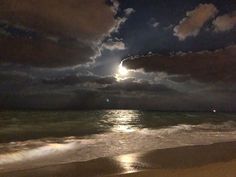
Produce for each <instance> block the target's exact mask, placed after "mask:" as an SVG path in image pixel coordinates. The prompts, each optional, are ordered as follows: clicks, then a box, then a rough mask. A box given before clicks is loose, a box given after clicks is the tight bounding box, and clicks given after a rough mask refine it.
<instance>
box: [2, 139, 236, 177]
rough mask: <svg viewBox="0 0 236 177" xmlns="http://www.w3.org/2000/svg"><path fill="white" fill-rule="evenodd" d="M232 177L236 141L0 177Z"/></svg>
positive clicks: (113, 158)
mask: <svg viewBox="0 0 236 177" xmlns="http://www.w3.org/2000/svg"><path fill="white" fill-rule="evenodd" d="M95 176H100V177H101V176H113V177H123V176H124V177H126V176H127V177H134V176H135V177H155V176H157V177H160V176H161V177H235V176H236V142H227V143H217V144H212V145H200V146H187V147H178V148H170V149H161V150H155V151H151V152H147V153H137V154H126V155H121V156H116V157H110V158H99V159H95V160H90V161H87V162H76V163H70V164H62V165H55V166H48V167H43V168H37V169H29V170H22V171H14V172H6V173H1V172H0V177H95Z"/></svg>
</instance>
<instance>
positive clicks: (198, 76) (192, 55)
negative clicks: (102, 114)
mask: <svg viewBox="0 0 236 177" xmlns="http://www.w3.org/2000/svg"><path fill="white" fill-rule="evenodd" d="M235 43H236V1H235V0H120V1H117V0H106V1H105V0H52V1H48V0H40V1H38V0H20V1H19V0H1V2H0V107H1V108H7V109H18V108H19V109H20V108H23V109H108V108H111V109H117V108H120V109H152V110H166V111H167V110H173V111H190V110H191V111H211V110H214V109H216V110H220V111H236V101H235V100H236V44H235Z"/></svg>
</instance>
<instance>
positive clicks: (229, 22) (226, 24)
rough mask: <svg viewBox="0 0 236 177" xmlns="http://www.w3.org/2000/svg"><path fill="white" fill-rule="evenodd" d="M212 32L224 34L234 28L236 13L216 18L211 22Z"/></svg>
mask: <svg viewBox="0 0 236 177" xmlns="http://www.w3.org/2000/svg"><path fill="white" fill-rule="evenodd" d="M213 26H214V31H215V32H224V31H229V30H231V29H233V28H235V27H236V11H234V12H232V13H229V14H224V15H222V16H218V17H217V18H216V19H215V20H214V21H213Z"/></svg>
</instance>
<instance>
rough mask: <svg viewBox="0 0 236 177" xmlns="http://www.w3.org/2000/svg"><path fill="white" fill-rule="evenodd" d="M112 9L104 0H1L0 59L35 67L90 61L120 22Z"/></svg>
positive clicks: (62, 65)
mask: <svg viewBox="0 0 236 177" xmlns="http://www.w3.org/2000/svg"><path fill="white" fill-rule="evenodd" d="M111 4H112V3H111ZM113 4H115V5H116V6H117V7H116V8H118V6H119V3H118V2H117V1H114V3H113ZM116 10H117V9H116ZM116 10H115V8H114V6H109V5H108V4H107V3H106V2H105V1H104V0H96V1H94V0H69V1H66V0H55V1H48V0H41V1H31V0H22V1H20V2H19V1H17V0H3V1H1V2H0V21H4V22H7V25H6V26H7V28H6V27H5V28H4V27H2V28H1V30H0V31H1V32H0V33H1V34H2V35H1V36H0V48H1V54H0V62H1V63H6V62H9V63H11V62H13V63H19V64H26V65H32V66H36V67H65V66H73V65H77V64H83V63H87V62H91V61H93V60H94V58H95V57H96V56H98V55H100V51H99V46H98V45H99V43H100V42H101V40H102V39H103V38H104V37H105V36H107V35H109V34H110V33H111V32H113V30H115V29H116V30H117V29H118V28H119V25H120V24H121V23H120V20H119V19H115V18H114V16H115V14H116ZM104 19H105V20H104ZM9 26H11V28H9ZM18 26H21V27H22V29H21V30H20V31H19V28H18ZM24 29H25V31H24ZM28 29H30V30H31V31H33V32H34V33H33V34H31V33H30V31H29V30H28ZM52 39H53V40H52Z"/></svg>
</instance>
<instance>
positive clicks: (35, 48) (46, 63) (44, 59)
mask: <svg viewBox="0 0 236 177" xmlns="http://www.w3.org/2000/svg"><path fill="white" fill-rule="evenodd" d="M0 46H1V53H0V62H1V63H7V62H13V63H19V64H26V65H32V66H38V67H63V66H72V65H76V64H81V63H86V62H89V61H92V59H91V58H90V57H91V56H92V55H94V54H95V51H94V50H93V49H92V48H91V47H90V46H89V45H88V44H85V43H78V44H77V45H75V46H73V45H72V44H71V43H70V45H64V44H58V43H55V42H52V41H50V40H46V39H34V40H32V39H27V38H20V37H17V38H12V37H1V38H0Z"/></svg>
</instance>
